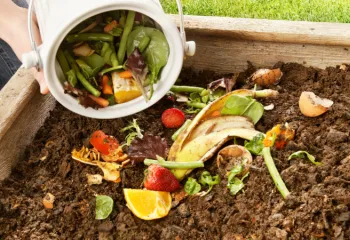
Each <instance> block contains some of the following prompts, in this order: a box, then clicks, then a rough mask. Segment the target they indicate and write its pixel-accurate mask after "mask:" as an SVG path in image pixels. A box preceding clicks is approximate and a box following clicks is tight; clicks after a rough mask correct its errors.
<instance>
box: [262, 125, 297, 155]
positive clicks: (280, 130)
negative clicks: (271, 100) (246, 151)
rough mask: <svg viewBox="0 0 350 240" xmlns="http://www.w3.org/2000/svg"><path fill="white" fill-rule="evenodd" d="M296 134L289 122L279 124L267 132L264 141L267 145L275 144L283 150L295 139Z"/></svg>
mask: <svg viewBox="0 0 350 240" xmlns="http://www.w3.org/2000/svg"><path fill="white" fill-rule="evenodd" d="M294 135H295V131H294V130H293V129H291V128H290V127H289V125H288V123H285V124H283V125H281V124H277V125H276V126H274V127H273V128H272V129H271V130H270V131H268V132H267V133H266V137H265V139H264V141H263V143H264V146H265V147H273V146H275V148H276V149H278V150H281V149H283V148H284V147H285V146H286V145H287V143H288V142H289V141H291V140H293V139H294Z"/></svg>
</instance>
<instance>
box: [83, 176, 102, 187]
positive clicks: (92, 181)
mask: <svg viewBox="0 0 350 240" xmlns="http://www.w3.org/2000/svg"><path fill="white" fill-rule="evenodd" d="M86 177H87V182H88V184H89V185H94V184H97V185H99V184H101V183H102V178H103V177H102V176H101V175H100V174H86Z"/></svg>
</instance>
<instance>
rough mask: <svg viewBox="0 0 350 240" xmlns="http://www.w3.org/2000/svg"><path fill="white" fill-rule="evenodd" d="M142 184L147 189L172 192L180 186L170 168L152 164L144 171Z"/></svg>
mask: <svg viewBox="0 0 350 240" xmlns="http://www.w3.org/2000/svg"><path fill="white" fill-rule="evenodd" d="M144 186H145V188H147V189H148V190H153V191H163V192H174V191H176V190H177V189H179V188H180V183H179V181H178V180H177V179H176V178H175V176H174V174H173V173H172V172H171V171H170V170H168V169H166V168H164V167H162V166H159V165H156V164H152V165H150V166H149V167H148V169H147V171H146V174H145V179H144Z"/></svg>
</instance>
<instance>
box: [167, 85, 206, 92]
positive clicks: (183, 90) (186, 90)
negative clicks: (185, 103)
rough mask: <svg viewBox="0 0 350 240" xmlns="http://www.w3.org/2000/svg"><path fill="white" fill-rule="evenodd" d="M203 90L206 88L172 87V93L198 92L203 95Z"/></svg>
mask: <svg viewBox="0 0 350 240" xmlns="http://www.w3.org/2000/svg"><path fill="white" fill-rule="evenodd" d="M203 90H205V89H204V88H201V87H191V86H176V85H174V86H172V87H171V89H170V91H172V92H189V93H192V92H197V93H201V92H202V91H203Z"/></svg>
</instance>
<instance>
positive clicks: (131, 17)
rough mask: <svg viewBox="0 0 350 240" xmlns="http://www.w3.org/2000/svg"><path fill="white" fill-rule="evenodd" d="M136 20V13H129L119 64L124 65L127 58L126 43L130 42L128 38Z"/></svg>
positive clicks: (120, 49) (119, 54) (119, 50)
mask: <svg viewBox="0 0 350 240" xmlns="http://www.w3.org/2000/svg"><path fill="white" fill-rule="evenodd" d="M134 20H135V12H134V11H129V12H128V16H127V18H126V23H125V28H124V31H123V35H122V38H121V40H120V46H119V49H118V54H117V56H118V62H120V63H122V62H124V58H125V52H126V42H127V40H128V36H129V34H130V32H131V30H132V27H133V25H134Z"/></svg>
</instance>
